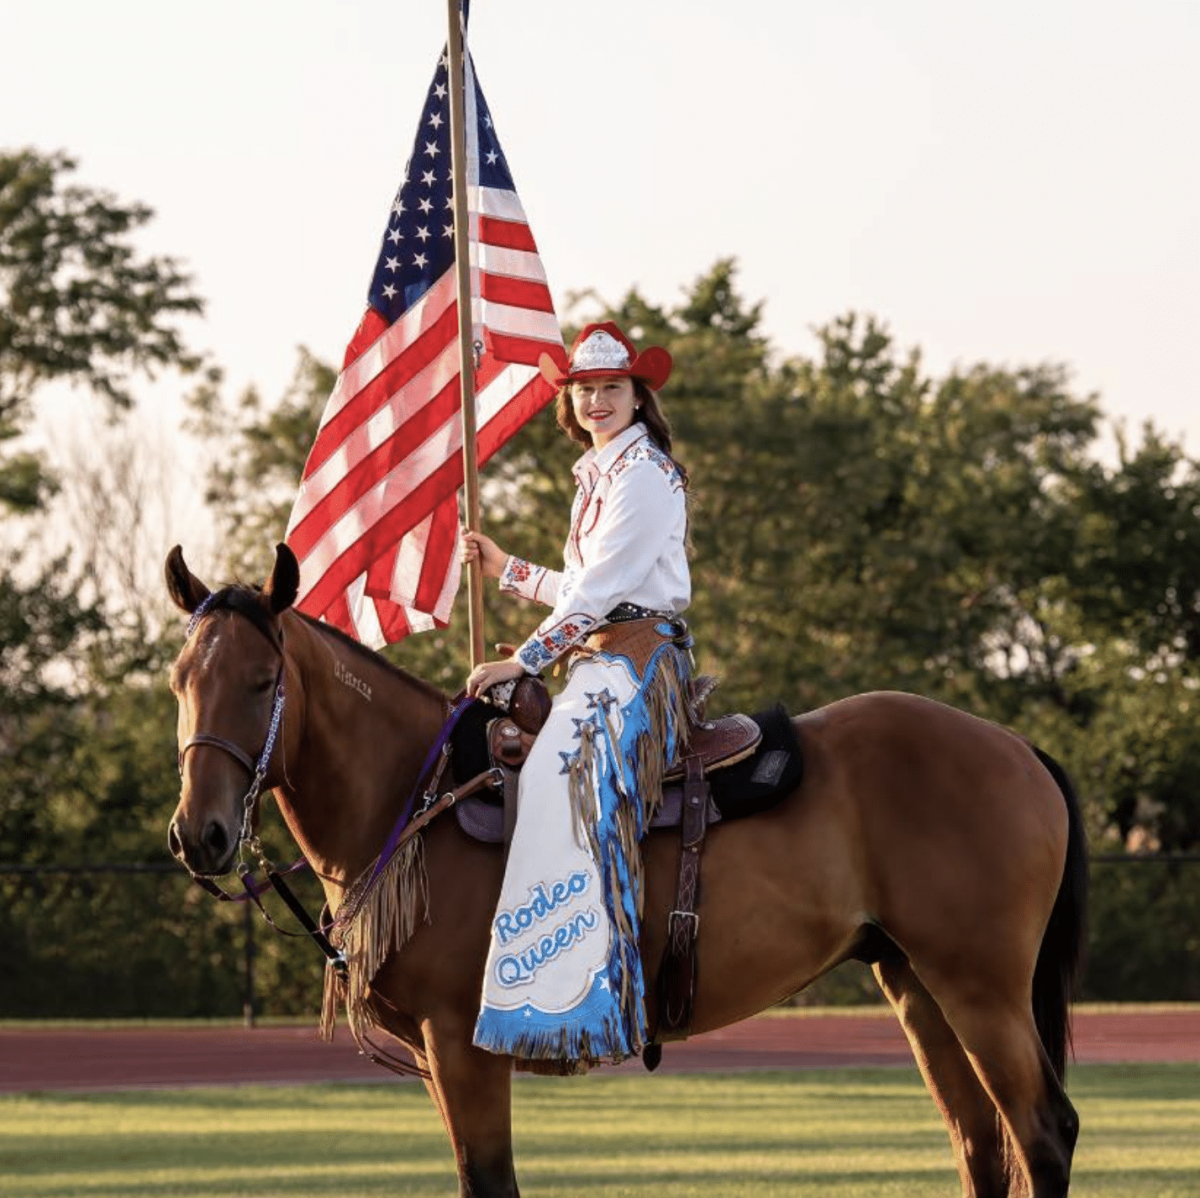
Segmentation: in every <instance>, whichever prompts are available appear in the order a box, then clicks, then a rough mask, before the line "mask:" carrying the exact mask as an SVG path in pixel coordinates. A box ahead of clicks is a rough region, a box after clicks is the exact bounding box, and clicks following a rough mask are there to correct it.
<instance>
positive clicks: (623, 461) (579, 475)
mask: <svg viewBox="0 0 1200 1198" xmlns="http://www.w3.org/2000/svg"><path fill="white" fill-rule="evenodd" d="M574 473H575V479H576V481H577V483H578V484H579V485H578V489H577V490H576V492H575V502H574V504H573V505H572V508H571V534H570V536H569V537H568V538H567V544H566V548H565V549H564V551H563V564H564V569H563V570H562V571H558V570H548V569H546V567H545V566H535V565H532V564H531V563H530V562H527V561H524V560H522V559H521V558H518V557H510V558H509V559H508V561H507V562H506V563H505V565H504V572H503V574H502V575H501V577H500V589H501V590H505V591H511V592H513V593H514V594H517V595H521V596H523V597H524V598H526V599H535V600H537V601H539V602H541V603H546V604H549V605H550V606H551V607H553V609H554V610H553V611H552V612H551V613H550V615H549V616H547V617H546V619H545V620H543V621H542V623H541V624H539V625H538V628H537V631H536V632H534V634H533V635H532V636H531V637H530V638H529V639H528V640H527V641H526V642H525V643H524V644H523V645H522V646H521V647H520V648H519V649H518V650H517V654H516V656H517V658H518V659H519V660H520V662H521V664H522V665H523V666H524V667H525V669H526V670H527V671H528V672H529V673H531V674H536V673H538V672H539V671H540V670H542V669H543V668H544V667H545V666H547V665H548V664H549V663H550V662H552V661H554V660H555V659H556V658H557V657H560V656H561V655H562V654H563V653H565V652H566V651H567V650H568V649H569V648H571V646H572V645H575V644H578V643H579V642H580V641H581V640H583V638H584V637H586V636H587V635H588V633H589V632H591V631H592V630H593V629H594V628H595V627H596V626H597V625H599V624H603V623H604V617H605V615H606V614H607V613H608V612H610V611H612V609H613V608H614V607H616V606H617V604H619V603H634V604H637V606H638V607H645V608H649V609H650V610H652V611H661V612H669V613H670V614H671V615H678V614H679V613H680V612H681V611H683V610H684V608H686V607H687V605H688V601H689V600H690V599H691V595H692V584H691V577H690V575H689V573H688V564H687V551H686V549H685V548H684V542H685V539H686V536H687V504H686V500H685V493H684V488H683V477H682V475H681V474H680V473H679V468H678V467H677V466H676V465H675V463H674V462H673V461H672V460H671V459H670V458H669V457H668V456H667V455H666V454H665V453H663V452H662V450H661V449H659V448H658V446H657V445H655V444H654V441H653V440H652V439H651V438H650V435H649V433H647V431H646V426H645V425H644V424H642V423H641V422H640V421H639V422H636V423H634V424H631V425H630V426H629V428H627V429H625V430H624V431H623V432H621V433H619V434H618V435H617V436H616V437H614V438H613V439H612V440H611V441H610V442H609V443H608V444H607V445H606V446H604V448H603V449H600V450H596V449H589V450H588V451H587V453H585V454H584V455H583V457H581V458H580V459H579V461H577V462H576V463H575V466H574Z"/></svg>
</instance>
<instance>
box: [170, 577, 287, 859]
mask: <svg viewBox="0 0 1200 1198" xmlns="http://www.w3.org/2000/svg"><path fill="white" fill-rule="evenodd" d="M219 594H220V592H217V591H213V592H210V593H209V594H208V595H206V596H205V597H204V599H203V600H202V601H201V602H200V604H199V606H198V607H197V608H196V610H195V611H194V612H192V618H191V620H190V621H189V622H188V627H187V635H186V636H185V638H184V643H185V644H186V642H187V641H188V640H190V639H191V637H192V634H193V633H194V632H195V631H196V628H197V626H198V625H199V623H200V621H201V620H202V619H203V618H204V617H205V616H206V615H207V614H208V612H209V610H210V609H211V608H212V607H213V606H214V604H215V602H216V600H217V597H218V595H219ZM251 623H252V624H253V625H254V627H255V628H257V629H258V630H259V631H260V632H262V634H263V635H264V636H266V637H267V639H268V640H269V641H270V642H271V645H272V647H273V648H274V649H275V650H276V652H277V653H278V654H279V672H278V674H276V676H275V699H274V702H273V703H272V705H271V719H270V722H269V724H268V725H267V735H266V739H265V740H264V741H263V746H262V749H261V750H260V751H259V754H258V760H257V761H255V760H254V759H253V758H251V756H250V754H249V753H247V752H246V751H245V749H243V748H242V747H241V746H240V745H236V744H234V742H233V741H231V740H226V739H225V738H224V737H223V736H214V735H213V734H212V733H211V732H195V733H193V734H192V735H191V736H190V737H189V738H188V739H187V741H186V743H185V744H184V745H183V747H182V748H181V749H180V750H179V774H180V777H182V776H183V759H184V757H185V756H186V755H187V751H188V750H189V749H194V748H198V747H199V746H202V745H207V746H209V747H210V748H213V749H220V750H221V751H222V752H224V753H227V754H228V755H229V756H230V757H232V758H233V759H234V761H236V762H237V763H238V764H239V765H240V766H242V767H243V768H244V769H245V770H246V771H247V772H248V773H249V775H250V788H249V789H248V790H247V791H246V793H245V794H244V795H243V796H242V826H241V827H240V828H239V829H238V839H237V844H236V845H235V846H234V847H235V848H236V849H237V851H238V853H239V855H240V853H241V852H242V849H243V848H248V849H249V850H250V851H251V852H252V853H253V854H254V855H255V857H256V858H257V859H258V862H259V864H260V865H261V866H263V867H264V868H268V869H273V868H274V867H273V866H272V865H271V863H270V862H269V861H268V860H267V858H266V856H265V855H264V853H263V848H262V843H261V842H260V841H259V839H258V837H257V836H255V835H254V815H255V811H256V809H257V807H258V796H259V794H260V793H261V791H262V786H263V781H264V780H265V779H266V776H267V770H268V769H269V768H270V764H271V755H272V754H273V753H274V751H275V741H276V739H277V738H278V736H279V729H280V727H281V726H282V724H283V701H284V691H283V664H284V663H283V634H282V632H281V633H280V639H279V640H278V641H275V640H274V639H272V638H271V637H270V636H268V635H267V633H266V631H265V629H263V628H262V627H260V625H259V623H258V621H257V620H251Z"/></svg>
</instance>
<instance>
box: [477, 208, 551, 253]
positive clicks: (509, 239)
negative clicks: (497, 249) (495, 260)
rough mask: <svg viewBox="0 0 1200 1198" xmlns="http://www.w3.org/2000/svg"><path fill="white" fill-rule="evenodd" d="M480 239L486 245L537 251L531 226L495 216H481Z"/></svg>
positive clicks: (531, 251)
mask: <svg viewBox="0 0 1200 1198" xmlns="http://www.w3.org/2000/svg"><path fill="white" fill-rule="evenodd" d="M479 240H480V241H481V242H483V243H484V244H485V245H500V246H503V247H504V248H505V249H509V250H528V251H529V252H530V253H531V254H536V253H537V245H536V244H535V243H534V240H533V234H532V233H531V232H530V230H529V226H528V225H527V224H525V223H524V222H523V221H522V222H519V223H518V222H517V221H512V220H497V219H496V217H494V216H484V215H483V214H482V213H481V214H480V216H479Z"/></svg>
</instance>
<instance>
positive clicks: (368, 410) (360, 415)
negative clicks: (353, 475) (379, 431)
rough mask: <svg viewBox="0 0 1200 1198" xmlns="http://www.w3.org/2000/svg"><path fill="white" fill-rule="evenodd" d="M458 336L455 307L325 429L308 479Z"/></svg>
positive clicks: (306, 469)
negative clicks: (356, 430) (355, 431)
mask: <svg viewBox="0 0 1200 1198" xmlns="http://www.w3.org/2000/svg"><path fill="white" fill-rule="evenodd" d="M457 336H458V304H457V303H451V304H450V306H449V307H448V308H447V309H446V310H445V311H444V312H443V313H442V314H441V315H440V316H439V317H438V318H437V319H436V320H435V321H434V322H433V324H431V325H430V326H429V328H428V329H427V330H426V331H425V332H424V333H423V334H422V335H421V336H420V337H418V338H417V339H416V340H415V341H413V342H411V343H410V344H409V345H407V346H406V347H405V348H404V349H402V350H401V351H400V352H399V353H398V354H397V355H396V356H395V357H394V358H393V359H392V360H391V361H390V362H389V363H388V365H387V366H386V367H385V368H384V369H383V370H382V371H380V373H379V374H377V375H376V376H375V377H374V378H373V379H372V380H371V381H370V382H369V383H367V385H366V386H365V387H363V388H362V390H361V391H359V392H358V394H357V395H355V396H354V397H353V398H352V399H350V400H349V401H348V402H347V403H346V404H345V406H344V407H343V408H342V410H341V411H340V412H338V413H337V415H335V416H334V417H333V419H331V420H330V421H329V423H328V424H325V425H322V427H321V429H320V430H319V431H318V433H317V439H316V441H315V442H314V443H313V447H312V450H311V452H310V453H309V455H308V462H307V463H306V464H305V467H304V475H305V477H307V476H308V475H310V474H312V473H313V472H314V471H315V470H318V469H319V468H320V467H321V465H322V463H324V462H325V460H326V459H327V458H328V457H329V455H330V454H332V453H333V452H334V451H335V450H336V449H337V448H338V447H339V446H341V445H342V444H343V442H345V440H346V438H347V437H348V436H350V434H351V433H353V432H354V430H355V429H356V428H358V427H359V426H360V425H363V424H366V422H367V421H368V420H370V419H371V417H372V416H373V415H374V414H375V413H376V412H377V411H378V410H379V409H380V408H381V407H382V406H383V405H384V404H385V403H386V402H387V401H388V399H389V398H390V397H391V396H392V395H394V394H395V393H396V392H397V391H399V390H400V388H401V387H403V386H405V384H407V383H410V382H412V380H413V379H414V378H416V376H417V375H418V374H420V373H421V371H422V370H424V369H425V368H426V367H427V366H428V365H429V364H430V363H431V362H433V361H434V360H435V359H436V358H437V357H438V355H439V354H441V353H442V351H443V350H444V349H445V348H446V346H447V345H449V344H451V343H452V342H453V341H454V340H455V339H456V338H457ZM403 427H404V426H403V425H401V428H403Z"/></svg>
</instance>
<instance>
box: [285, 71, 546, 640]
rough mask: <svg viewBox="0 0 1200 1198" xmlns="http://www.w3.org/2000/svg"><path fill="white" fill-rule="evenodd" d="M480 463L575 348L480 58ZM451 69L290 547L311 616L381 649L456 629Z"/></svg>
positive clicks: (476, 154)
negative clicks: (562, 355) (565, 338)
mask: <svg viewBox="0 0 1200 1198" xmlns="http://www.w3.org/2000/svg"><path fill="white" fill-rule="evenodd" d="M464 71H465V75H466V89H465V92H466V94H465V100H466V105H465V107H466V141H467V186H468V208H469V210H470V229H471V237H470V242H471V246H470V253H471V280H472V286H471V291H472V297H473V299H472V323H473V326H474V336H473V341H474V342H475V343H476V345H478V346H480V347H481V356H480V358H479V366H478V369H477V371H476V374H475V403H476V427H477V430H478V450H477V452H478V460H479V463H480V465H482V464H483V463H484V462H486V461H487V459H488V458H489V457H490V456H491V455H492V454H493V453H495V452H496V450H497V449H499V448H500V446H502V445H503V444H504V443H505V441H507V440H508V439H509V438H510V437H511V436H512V435H513V434H514V433H515V432H516V431H517V430H518V429H519V428H520V427H521V426H522V425H523V424H524V423H525V422H526V421H527V420H529V419H530V417H532V416H533V415H535V414H536V413H537V412H538V411H540V410H541V408H543V407H544V406H545V405H546V404H547V403H548V402H549V400H550V399H551V397H552V396H553V388H551V387H550V385H549V384H548V383H547V382H546V381H545V380H544V379H543V378H542V377H541V375H540V374H539V373H538V371H537V367H536V363H537V360H538V357H539V356H540V355H541V354H542V353H543V352H545V351H547V350H550V349H552V348H553V347H555V346H561V345H562V334H561V332H560V330H559V327H558V320H557V318H556V317H555V315H554V305H553V303H552V301H551V298H550V291H549V288H548V287H547V285H546V276H545V272H544V271H543V270H542V264H541V261H540V259H539V258H538V253H537V247H536V245H535V244H534V240H533V236H532V234H531V233H530V230H529V226H528V224H527V223H526V220H525V212H524V210H523V209H522V207H521V202H520V200H519V199H518V198H517V193H516V190H515V188H514V186H513V181H512V175H511V174H510V173H509V169H508V163H507V162H506V161H505V158H504V152H503V150H501V148H500V142H499V141H498V139H497V137H496V131H495V128H494V126H493V124H492V118H491V114H490V113H489V111H488V107H487V103H486V101H485V100H484V98H483V92H482V91H481V90H480V87H479V84H478V82H477V80H476V78H475V69H474V64H473V63H472V62H471V58H470V56H469V55H467V56H465V60H464ZM451 181H452V176H451V154H450V97H449V71H448V58H447V56H446V54H445V53H443V54H442V58H441V60H440V62H439V63H438V67H437V71H436V72H435V74H434V78H433V85H432V86H431V87H430V89H429V94H428V96H427V98H426V100H425V108H424V111H423V113H422V116H421V124H420V127H419V129H418V130H417V138H416V142H415V144H414V146H413V152H412V156H411V157H410V159H409V162H408V166H407V168H406V170H405V175H404V180H403V182H402V183H401V185H400V190H399V192H398V193H397V195H396V198H395V201H394V202H393V204H392V208H391V212H390V214H389V217H388V223H387V229H386V231H385V232H384V236H383V243H382V246H381V249H380V253H379V260H378V262H377V263H376V265H375V273H374V276H373V278H372V280H371V287H370V291H369V293H368V306H367V311H366V314H365V315H364V316H363V318H362V321H361V323H360V324H359V327H358V330H357V331H356V333H355V334H354V337H353V339H352V340H351V342H350V344H349V346H348V347H347V349H346V357H345V361H344V363H343V366H342V372H341V374H340V375H339V376H338V380H337V383H336V385H335V386H334V389H333V393H332V395H330V397H329V401H328V403H327V405H326V408H325V413H324V415H323V416H322V418H321V424H320V427H319V429H318V430H317V436H316V441H315V442H314V444H313V447H312V450H311V452H310V453H309V457H308V462H307V464H306V465H305V467H304V475H303V478H302V480H301V483H300V493H299V495H298V496H297V498H296V503H295V506H294V508H293V509H292V515H291V519H290V520H289V521H288V531H287V542H288V544H289V545H290V546H291V548H292V549H293V550H294V552H295V553H296V556H297V557H298V558H299V560H300V596H299V599H298V601H297V604H296V605H297V607H299V608H300V610H301V611H304V612H307V613H308V614H309V615H312V616H317V617H319V618H322V619H324V620H326V621H328V622H329V623H330V624H334V625H336V626H337V627H339V628H341V629H343V630H344V631H346V632H348V633H350V635H352V636H354V637H356V638H357V639H358V640H360V641H362V642H363V643H364V644H368V645H372V646H374V647H378V646H380V645H382V644H385V643H390V642H393V641H397V640H399V639H400V638H401V637H403V636H405V635H406V634H407V633H409V632H415V631H419V630H424V629H429V628H433V627H435V626H436V627H445V625H446V623H447V621H448V620H449V617H450V609H451V606H452V604H453V602H454V595H455V592H456V591H457V590H458V584H459V575H460V569H461V567H460V564H459V560H458V546H457V540H458V531H457V530H458V509H457V501H456V491H457V489H458V488H459V487H460V486H461V485H462V481H463V462H462V427H461V418H460V410H459V409H460V384H459V350H458V304H457V300H456V290H455V288H456V284H455V270H454V212H453V200H452V198H451V192H452V187H451Z"/></svg>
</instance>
